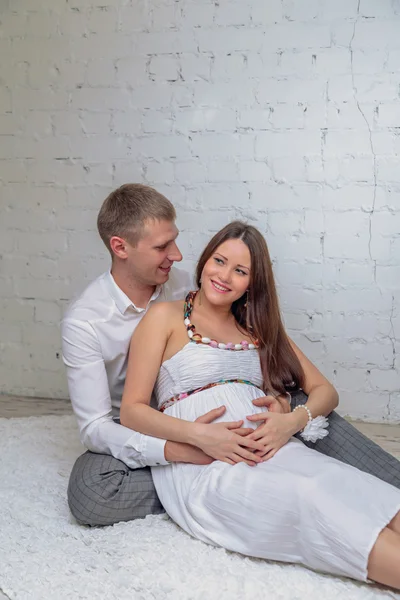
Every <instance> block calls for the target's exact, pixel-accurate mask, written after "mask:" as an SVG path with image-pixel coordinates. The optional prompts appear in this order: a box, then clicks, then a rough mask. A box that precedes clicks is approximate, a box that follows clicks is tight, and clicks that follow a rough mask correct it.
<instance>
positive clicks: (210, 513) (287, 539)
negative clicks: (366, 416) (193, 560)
mask: <svg viewBox="0 0 400 600" xmlns="http://www.w3.org/2000/svg"><path fill="white" fill-rule="evenodd" d="M197 284H198V286H199V290H198V291H196V292H191V293H190V294H189V295H188V296H187V298H186V301H185V302H184V303H183V302H181V301H179V302H172V303H162V304H161V303H160V304H156V305H155V306H153V307H152V308H151V309H150V310H149V313H148V315H146V317H145V318H144V319H143V320H142V322H141V323H140V325H139V326H138V328H137V329H136V332H135V334H134V336H133V338H132V342H131V348H130V354H129V366H128V372H127V379H126V384H125V390H124V395H123V400H122V406H121V422H122V423H123V424H124V425H127V426H128V427H131V428H132V429H135V430H137V431H140V432H142V433H145V434H148V435H152V436H155V437H158V438H162V439H167V440H171V441H176V442H182V443H187V444H190V445H192V446H195V447H196V448H198V451H199V453H202V454H204V458H205V460H204V463H208V464H204V465H193V464H185V463H171V464H170V465H166V466H159V467H153V468H152V475H153V479H154V483H155V486H156V489H157V493H158V495H159V497H160V500H161V502H162V504H163V506H164V507H165V509H166V511H167V513H168V514H169V515H170V516H171V518H172V519H173V520H174V521H175V522H176V523H177V524H178V525H180V527H182V528H183V529H184V530H185V531H186V532H187V533H189V534H190V535H192V536H194V537H196V538H198V539H200V540H202V541H204V542H206V543H209V544H213V545H216V546H222V547H224V548H226V549H228V550H233V551H236V552H240V553H242V554H245V555H248V556H254V557H260V558H265V559H271V560H278V561H284V562H290V563H300V564H303V565H306V566H308V567H310V568H312V569H315V570H319V571H324V572H327V573H332V574H336V575H344V576H348V577H352V578H354V579H358V580H361V581H366V580H367V579H371V580H374V581H378V582H380V583H383V584H386V585H389V586H392V587H395V588H398V589H400V571H399V569H398V565H399V564H400V515H399V510H400V491H399V490H397V489H396V488H394V487H392V486H391V485H389V484H387V483H384V482H382V481H380V480H378V479H376V478H375V477H373V476H371V475H368V474H366V473H363V472H361V471H359V470H358V469H355V468H354V467H350V466H347V465H345V464H343V463H341V462H338V461H336V460H335V459H332V458H329V457H326V456H324V455H322V454H320V453H318V452H316V451H314V450H311V449H309V448H307V447H306V446H305V445H304V444H303V443H302V442H301V441H300V440H298V439H296V438H294V437H293V435H294V434H296V433H298V432H299V431H302V436H303V437H304V439H312V440H313V441H315V440H316V439H318V438H320V437H322V436H324V435H326V434H327V431H326V429H325V428H326V420H325V418H324V417H325V416H326V415H328V414H329V413H330V412H331V411H332V410H333V409H334V408H335V407H336V405H337V393H336V391H335V390H334V388H333V387H332V386H331V385H330V383H329V382H328V381H327V380H326V379H325V378H324V377H323V375H322V374H321V373H320V372H319V371H318V369H317V368H316V367H315V366H314V365H313V364H312V363H311V362H310V361H309V360H308V359H307V358H306V357H305V356H304V354H303V353H302V352H301V351H300V350H299V349H298V348H297V346H296V345H295V344H294V343H293V342H292V341H291V340H290V339H289V338H288V337H287V335H286V333H285V331H284V328H283V325H282V321H281V317H280V311H279V305H278V299H277V293H276V288H275V283H274V277H273V273H272V266H271V261H270V257H269V253H268V249H267V246H266V243H265V240H264V238H263V236H262V235H261V234H260V232H259V231H258V230H257V229H255V228H254V227H251V226H249V225H246V224H244V223H241V222H234V223H230V224H229V225H227V226H226V227H225V228H224V229H222V230H221V231H220V232H219V233H217V234H216V235H215V236H214V237H213V239H212V240H211V241H210V243H209V244H208V245H207V247H206V249H205V250H204V252H203V254H202V255H201V257H200V260H199V263H198V267H197ZM293 386H297V387H301V388H303V389H304V391H305V392H306V393H307V395H308V396H309V398H308V401H307V404H306V405H305V406H304V407H303V406H299V407H298V408H297V409H295V410H294V411H293V412H291V413H289V414H277V413H270V414H268V413H265V412H264V411H265V409H261V408H257V406H256V405H255V404H254V403H253V400H254V399H256V398H258V397H260V396H262V395H267V394H269V395H270V394H272V395H274V396H278V397H280V396H284V395H285V394H286V390H287V389H290V387H293ZM153 388H154V389H155V393H156V400H157V405H158V410H156V409H153V408H151V407H150V405H149V404H150V398H151V395H152V391H153ZM221 404H222V405H224V407H225V412H223V414H221V416H220V418H219V422H216V423H212V424H202V423H198V422H197V423H196V422H195V420H196V419H197V417H198V416H200V415H203V414H204V413H206V412H208V411H210V410H212V409H214V408H216V407H219V406H220V405H221ZM243 422H246V425H247V427H252V429H253V431H251V432H250V433H248V434H247V435H246V436H240V435H239V434H238V433H236V432H235V431H234V430H236V429H237V428H238V427H240V425H241V424H242V423H243ZM216 433H218V435H216ZM221 435H223V436H224V440H225V442H224V444H223V445H222V446H221V444H220V443H219V444H218V445H217V444H215V440H216V439H218V440H220V439H221Z"/></svg>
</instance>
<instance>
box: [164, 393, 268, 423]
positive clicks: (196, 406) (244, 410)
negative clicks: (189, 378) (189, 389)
mask: <svg viewBox="0 0 400 600" xmlns="http://www.w3.org/2000/svg"><path fill="white" fill-rule="evenodd" d="M264 395H265V394H264V392H263V391H262V390H261V389H259V388H257V387H255V386H253V385H248V384H245V383H226V384H223V385H218V386H216V387H213V388H209V389H207V390H203V391H201V392H196V393H195V394H192V395H190V396H188V397H187V398H185V399H184V400H180V401H179V402H176V403H175V404H173V405H172V406H169V407H168V408H167V409H166V410H165V414H167V415H170V416H172V417H177V418H179V419H185V420H186V421H195V420H196V419H197V418H198V417H201V416H202V415H204V414H205V413H207V412H209V411H210V410H212V409H213V408H218V407H220V406H225V407H226V411H225V412H224V414H223V415H222V416H221V417H220V418H219V419H216V420H215V423H217V422H218V421H237V420H239V419H243V420H246V416H247V415H252V414H257V413H260V412H265V411H266V408H264V407H262V408H259V407H257V406H254V404H253V403H252V401H253V400H255V399H256V398H260V396H264ZM245 425H246V427H253V428H254V427H256V425H255V424H253V423H250V421H246V423H245Z"/></svg>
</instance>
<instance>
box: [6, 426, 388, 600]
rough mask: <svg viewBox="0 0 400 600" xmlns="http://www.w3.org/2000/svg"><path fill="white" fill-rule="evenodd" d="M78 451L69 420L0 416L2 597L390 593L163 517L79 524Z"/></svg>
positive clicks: (257, 599) (312, 598)
mask: <svg viewBox="0 0 400 600" xmlns="http://www.w3.org/2000/svg"><path fill="white" fill-rule="evenodd" d="M81 452H82V447H81V445H80V443H79V441H78V435H77V428H76V426H75V421H74V418H73V417H70V416H68V417H55V416H48V417H31V418H27V419H0V590H1V591H2V592H3V593H5V594H6V595H7V596H8V597H9V598H11V599H12V600H14V599H16V600H64V599H65V600H75V599H79V600H86V599H87V600H96V599H102V600H104V599H107V600H125V599H126V600H142V599H143V600H149V599H151V600H204V599H207V600H214V599H218V600H247V599H249V600H250V599H251V600H267V599H270V600H303V599H307V600H321V599H323V600H334V599H335V600H339V599H340V600H343V598H346V599H348V600H372V599H379V600H383V599H389V598H394V597H400V596H397V595H396V596H395V595H394V594H393V593H391V592H388V591H386V590H383V589H382V588H379V587H377V586H369V585H366V584H360V583H355V582H352V581H350V580H345V579H340V578H334V577H329V576H326V575H319V574H316V573H313V572H311V571H309V570H307V569H304V568H302V567H298V566H291V565H282V564H275V563H268V562H265V561H262V560H257V559H249V558H245V557H243V556H240V555H237V554H233V553H230V552H226V551H225V550H222V549H220V548H213V547H210V546H207V545H205V544H203V543H201V542H198V541H196V540H193V539H192V538H190V537H189V536H188V535H186V534H185V533H183V532H182V531H181V530H180V529H179V528H178V527H176V526H175V525H174V523H172V522H171V521H170V520H169V519H168V518H167V517H165V516H154V517H148V518H147V519H144V520H141V521H132V522H130V523H119V524H117V525H114V526H113V527H105V528H94V529H91V528H86V527H80V526H79V525H77V524H76V523H75V522H74V520H73V519H72V517H71V516H70V514H69V511H68V507H67V503H66V490H67V483H68V476H69V473H70V470H71V467H72V464H73V462H74V460H75V458H76V457H77V456H78V455H79V454H80V453H81ZM0 596H1V594H0Z"/></svg>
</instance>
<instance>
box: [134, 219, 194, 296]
mask: <svg viewBox="0 0 400 600" xmlns="http://www.w3.org/2000/svg"><path fill="white" fill-rule="evenodd" d="M178 233H179V231H178V229H177V227H176V225H175V222H174V221H153V220H149V221H147V223H146V224H145V226H144V228H143V231H142V235H141V238H140V240H139V241H138V243H137V244H136V246H130V245H128V247H127V253H128V258H127V261H128V263H127V264H128V267H129V271H130V273H131V275H132V277H133V278H134V279H136V280H137V281H140V282H141V283H143V284H145V285H160V284H163V283H165V282H166V281H168V277H169V272H170V270H171V267H172V265H173V263H174V262H179V261H181V260H182V254H181V253H180V251H179V248H178V246H177V245H176V241H175V240H176V238H177V237H178Z"/></svg>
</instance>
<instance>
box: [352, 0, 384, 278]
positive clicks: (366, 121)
mask: <svg viewBox="0 0 400 600" xmlns="http://www.w3.org/2000/svg"><path fill="white" fill-rule="evenodd" d="M360 4H361V0H358V5H357V17H356V20H355V21H354V27H353V35H352V36H351V40H350V43H349V51H350V66H351V82H352V86H353V97H354V101H355V103H356V106H357V109H358V111H359V113H360V114H361V116H362V118H363V119H364V121H365V124H366V126H367V129H368V134H369V143H370V147H371V153H372V157H373V165H374V169H373V173H374V192H373V198H372V208H371V210H370V211H369V240H368V253H369V257H370V259H371V260H372V261H373V262H374V264H375V268H376V261H374V259H373V258H372V254H371V242H372V216H373V214H374V211H375V203H376V191H377V185H378V184H377V173H376V154H375V150H374V143H373V141H372V131H371V126H370V124H369V122H368V119H367V117H366V116H365V113H364V111H363V110H362V108H361V106H360V102H359V100H358V97H357V94H358V90H357V87H356V85H355V81H354V64H353V41H354V37H355V35H356V27H357V23H358V22H359V18H360Z"/></svg>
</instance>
